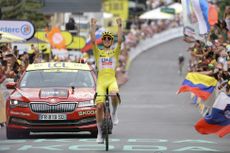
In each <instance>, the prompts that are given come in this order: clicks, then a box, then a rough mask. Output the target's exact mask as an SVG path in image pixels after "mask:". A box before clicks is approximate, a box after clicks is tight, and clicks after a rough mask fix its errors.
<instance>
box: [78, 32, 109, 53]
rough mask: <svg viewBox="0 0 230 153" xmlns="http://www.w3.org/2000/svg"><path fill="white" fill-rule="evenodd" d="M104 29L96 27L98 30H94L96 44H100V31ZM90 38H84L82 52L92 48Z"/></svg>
mask: <svg viewBox="0 0 230 153" xmlns="http://www.w3.org/2000/svg"><path fill="white" fill-rule="evenodd" d="M104 31H105V29H104V28H100V29H98V30H97V31H96V32H95V37H96V44H101V43H102V39H101V37H102V33H103V32H104ZM90 40H91V39H90V38H88V39H87V40H86V44H85V46H84V47H83V48H82V49H81V51H82V52H87V51H89V50H90V49H92V44H91V41H90Z"/></svg>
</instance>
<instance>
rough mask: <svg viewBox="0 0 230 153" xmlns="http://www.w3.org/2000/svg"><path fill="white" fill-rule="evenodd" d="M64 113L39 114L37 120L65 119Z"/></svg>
mask: <svg viewBox="0 0 230 153" xmlns="http://www.w3.org/2000/svg"><path fill="white" fill-rule="evenodd" d="M66 118H67V117H66V114H40V115H39V120H66Z"/></svg>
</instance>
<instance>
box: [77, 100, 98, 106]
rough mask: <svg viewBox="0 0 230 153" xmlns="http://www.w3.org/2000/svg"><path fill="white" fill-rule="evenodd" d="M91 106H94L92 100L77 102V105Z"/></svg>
mask: <svg viewBox="0 0 230 153" xmlns="http://www.w3.org/2000/svg"><path fill="white" fill-rule="evenodd" d="M92 106H95V103H94V101H93V100H88V101H81V102H79V103H78V107H92Z"/></svg>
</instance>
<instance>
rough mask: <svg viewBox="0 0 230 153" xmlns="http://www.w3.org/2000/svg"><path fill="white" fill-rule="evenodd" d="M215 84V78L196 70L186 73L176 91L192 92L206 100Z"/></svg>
mask: <svg viewBox="0 0 230 153" xmlns="http://www.w3.org/2000/svg"><path fill="white" fill-rule="evenodd" d="M216 84H217V80H216V79H215V78H213V77H210V76H208V75H204V74H201V73H197V72H190V73H188V74H187V76H186V78H185V80H184V82H183V83H182V85H181V87H180V89H179V90H178V92H177V93H178V94H179V93H181V92H192V93H194V94H195V95H196V96H198V97H200V98H201V99H203V100H207V99H208V97H209V96H210V95H211V94H212V92H213V91H214V89H215V86H216Z"/></svg>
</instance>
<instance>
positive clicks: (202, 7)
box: [192, 0, 210, 34]
mask: <svg viewBox="0 0 230 153" xmlns="http://www.w3.org/2000/svg"><path fill="white" fill-rule="evenodd" d="M192 4H193V7H194V12H195V15H196V18H197V20H198V25H199V31H200V34H207V33H208V32H209V31H210V25H209V22H208V11H209V10H208V8H209V6H208V2H207V0H192Z"/></svg>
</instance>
